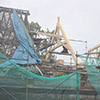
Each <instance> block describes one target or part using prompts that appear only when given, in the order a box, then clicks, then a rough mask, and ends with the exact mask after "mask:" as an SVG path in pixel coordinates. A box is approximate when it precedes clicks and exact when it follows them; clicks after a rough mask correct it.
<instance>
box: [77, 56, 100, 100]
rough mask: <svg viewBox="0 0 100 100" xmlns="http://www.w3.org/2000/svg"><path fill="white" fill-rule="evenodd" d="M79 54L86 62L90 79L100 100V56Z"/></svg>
mask: <svg viewBox="0 0 100 100" xmlns="http://www.w3.org/2000/svg"><path fill="white" fill-rule="evenodd" d="M77 56H78V57H80V58H81V59H82V61H83V62H84V65H85V67H86V70H87V74H88V81H89V82H90V84H91V85H92V86H93V87H94V88H95V90H96V91H97V94H98V98H99V100H100V58H95V57H86V56H81V55H77Z"/></svg>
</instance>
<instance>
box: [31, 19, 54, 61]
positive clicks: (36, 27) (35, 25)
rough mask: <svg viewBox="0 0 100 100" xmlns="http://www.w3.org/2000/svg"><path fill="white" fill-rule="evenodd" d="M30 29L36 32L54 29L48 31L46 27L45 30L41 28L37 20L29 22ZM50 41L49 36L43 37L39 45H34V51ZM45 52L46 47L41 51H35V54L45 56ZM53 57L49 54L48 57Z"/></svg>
mask: <svg viewBox="0 0 100 100" xmlns="http://www.w3.org/2000/svg"><path fill="white" fill-rule="evenodd" d="M30 29H31V30H32V31H36V32H45V33H53V32H54V30H52V31H50V30H49V29H48V28H47V30H46V31H45V30H43V29H42V27H41V26H40V24H39V23H38V22H33V21H32V22H31V23H30ZM38 36H39V35H38ZM35 37H36V36H35ZM50 42H51V37H47V38H46V39H43V40H42V41H41V43H40V44H39V45H36V46H35V49H36V51H37V50H39V49H40V48H42V47H44V46H46V45H48V44H50ZM46 53H47V48H46V49H43V50H42V51H39V52H37V55H38V56H39V57H40V58H45V56H46ZM53 58H55V56H50V59H53Z"/></svg>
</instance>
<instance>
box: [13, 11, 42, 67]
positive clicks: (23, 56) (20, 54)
mask: <svg viewBox="0 0 100 100" xmlns="http://www.w3.org/2000/svg"><path fill="white" fill-rule="evenodd" d="M13 27H14V30H15V33H16V37H17V39H18V40H19V46H18V48H17V49H16V51H15V53H14V55H13V57H12V61H13V62H15V63H17V64H23V65H26V64H27V65H31V64H40V63H41V60H40V59H39V58H38V57H37V55H36V54H35V52H34V48H33V44H32V40H31V38H30V36H29V33H28V30H27V29H26V27H25V25H24V23H23V21H22V20H21V19H20V18H19V16H18V14H17V13H16V11H15V10H13Z"/></svg>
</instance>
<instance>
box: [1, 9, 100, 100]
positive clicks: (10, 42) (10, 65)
mask: <svg viewBox="0 0 100 100" xmlns="http://www.w3.org/2000/svg"><path fill="white" fill-rule="evenodd" d="M29 15H30V13H29V11H27V10H20V9H13V8H6V7H0V100H100V77H99V75H100V50H99V47H100V45H97V46H95V47H93V48H91V49H89V50H88V52H86V53H83V54H81V55H80V54H76V53H75V52H74V50H73V48H72V46H71V44H70V40H69V39H68V37H67V36H66V33H65V32H64V29H63V27H62V25H61V23H60V18H59V17H58V20H57V24H56V28H55V29H54V33H53V34H51V33H44V32H36V31H32V30H31V29H30V26H29V22H28V16H29ZM36 35H38V37H36ZM41 35H44V36H46V37H49V38H50V39H51V41H50V43H49V44H43V47H40V48H39V49H38V50H36V49H35V47H36V46H38V45H39V44H41V43H42V41H43V40H44V39H43V38H42V37H41ZM39 36H40V37H39ZM45 39H46V38H45ZM72 41H77V40H72ZM79 42H84V43H86V45H87V41H79ZM59 47H62V51H61V52H56V51H55V50H56V49H57V48H59ZM86 48H87V46H86ZM44 49H46V50H47V52H45V58H41V57H38V53H41V51H42V50H44ZM53 54H54V55H65V56H69V57H70V61H69V62H68V63H66V64H65V61H64V60H62V59H59V60H57V59H50V57H51V56H52V55H53ZM79 59H81V62H80V60H79Z"/></svg>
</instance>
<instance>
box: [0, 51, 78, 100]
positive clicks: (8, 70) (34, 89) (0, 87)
mask: <svg viewBox="0 0 100 100" xmlns="http://www.w3.org/2000/svg"><path fill="white" fill-rule="evenodd" d="M8 62H9V63H8ZM79 91H80V73H78V72H75V73H72V74H69V75H65V76H61V77H55V78H48V77H42V76H38V75H36V74H34V73H31V72H29V71H28V70H26V69H24V68H22V67H20V66H19V65H17V64H15V63H13V62H11V61H10V60H9V59H8V58H6V57H5V56H4V55H3V54H1V53H0V100H79Z"/></svg>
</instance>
